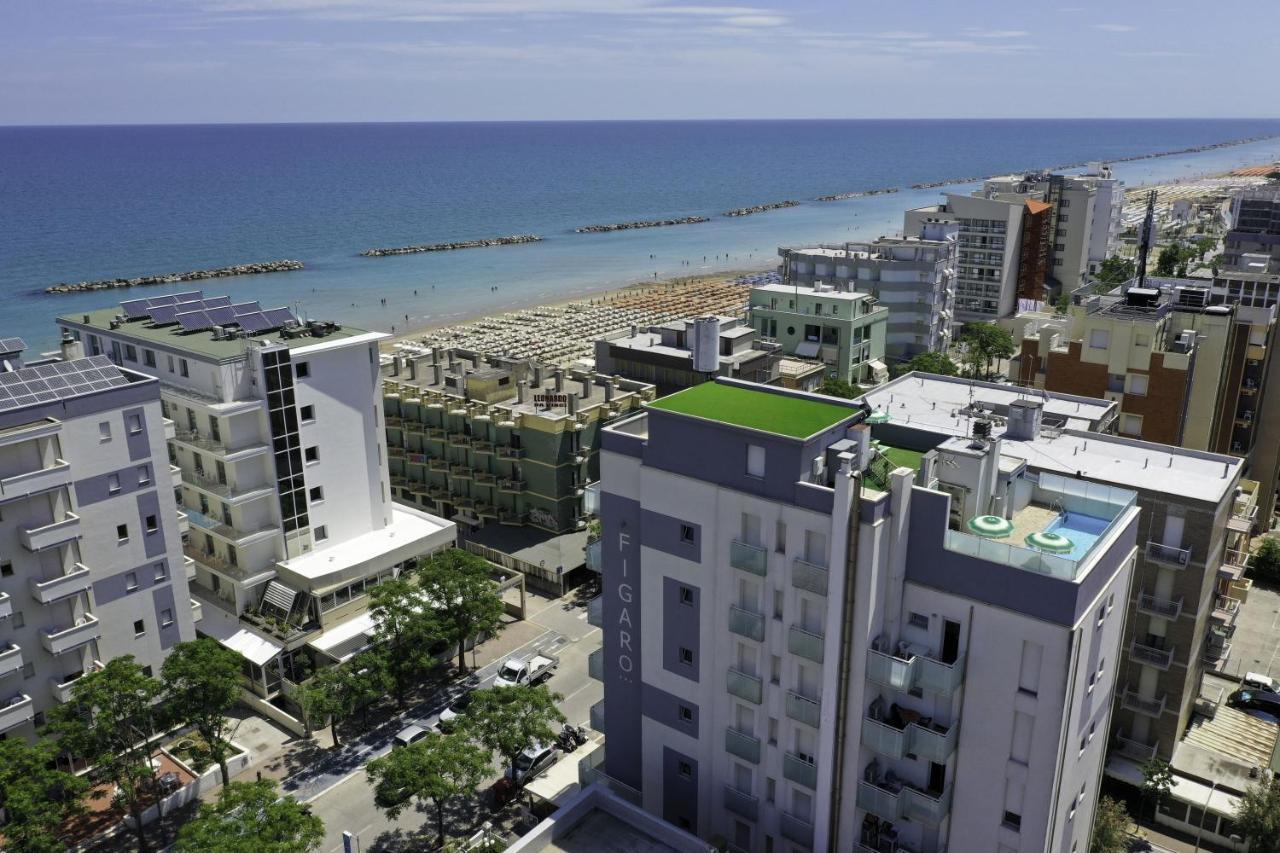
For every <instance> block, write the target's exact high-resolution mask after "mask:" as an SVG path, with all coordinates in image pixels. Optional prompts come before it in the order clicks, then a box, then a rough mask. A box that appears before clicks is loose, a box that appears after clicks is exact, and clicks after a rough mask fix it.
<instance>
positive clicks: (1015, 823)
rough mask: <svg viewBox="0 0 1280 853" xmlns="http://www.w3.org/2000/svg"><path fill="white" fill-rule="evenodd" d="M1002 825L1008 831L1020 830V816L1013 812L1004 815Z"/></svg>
mask: <svg viewBox="0 0 1280 853" xmlns="http://www.w3.org/2000/svg"><path fill="white" fill-rule="evenodd" d="M1003 823H1004V825H1005V826H1007V827H1009V828H1010V829H1019V830H1020V829H1022V815H1020V814H1014V813H1013V812H1005V813H1004V821H1003Z"/></svg>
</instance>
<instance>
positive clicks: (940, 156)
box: [0, 119, 1280, 348]
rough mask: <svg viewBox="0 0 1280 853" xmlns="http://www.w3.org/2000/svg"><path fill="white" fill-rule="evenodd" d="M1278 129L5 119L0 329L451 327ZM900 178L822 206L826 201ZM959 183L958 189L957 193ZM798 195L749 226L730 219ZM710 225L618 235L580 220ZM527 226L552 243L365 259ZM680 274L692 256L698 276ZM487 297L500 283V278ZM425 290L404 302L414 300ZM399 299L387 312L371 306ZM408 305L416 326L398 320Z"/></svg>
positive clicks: (1180, 172) (888, 229)
mask: <svg viewBox="0 0 1280 853" xmlns="http://www.w3.org/2000/svg"><path fill="white" fill-rule="evenodd" d="M1264 134H1280V121H1278V120H1243V119H1242V120H1089V121H1078V120H1073V121H1054V120H1025V121H1024V120H1003V121H967V120H945V121H944V120H938V121H898V120H892V121H891V120H884V121H877V120H849V121H844V120H840V121H705V122H702V121H677V122H667V121H642V122H547V123H537V122H533V123H530V122H513V123H428V124H333V125H191V126H119V127H33V128H24V127H8V128H0V202H2V203H0V296H3V299H0V335H21V336H23V337H25V338H27V340H28V342H29V343H30V344H31V345H33V346H35V347H39V348H48V347H50V346H51V345H52V344H53V342H54V339H55V334H54V327H53V324H52V322H51V318H52V317H53V316H54V315H55V314H63V313H73V312H76V311H79V310H82V309H85V308H90V307H101V306H104V305H110V304H114V303H117V302H119V301H120V300H121V299H125V298H134V297H137V296H142V295H159V294H161V293H165V292H169V291H173V290H179V289H191V288H193V287H200V286H203V287H204V288H205V289H206V291H207V292H216V293H223V292H226V293H230V294H231V295H233V296H234V297H235V298H237V299H243V298H258V299H260V300H261V301H262V302H263V303H264V304H271V305H277V304H279V305H293V306H298V307H300V308H301V310H302V311H304V312H305V313H306V314H308V315H310V316H313V317H320V318H326V319H334V320H338V321H341V322H347V323H350V324H353V325H359V326H364V327H366V328H377V329H382V330H387V331H390V330H391V329H392V327H393V326H394V327H395V328H396V330H398V331H404V329H405V327H406V325H408V326H412V327H417V326H422V325H426V324H429V323H438V322H446V321H452V320H457V319H460V318H463V317H470V316H475V315H479V314H485V313H495V312H501V311H505V310H510V309H511V308H512V307H513V306H517V305H527V304H532V303H537V302H546V301H554V300H561V299H565V298H570V297H572V296H575V295H579V294H582V293H586V292H589V291H592V290H599V289H603V288H605V287H611V286H620V285H623V284H626V283H630V282H634V281H640V280H651V279H653V278H654V277H655V275H656V276H657V277H667V276H674V275H687V274H693V273H701V272H711V271H715V270H721V269H742V268H747V267H763V266H765V265H769V264H772V263H774V262H775V260H776V249H777V246H778V245H780V244H791V243H796V242H799V241H809V240H843V239H858V238H864V237H875V236H878V235H880V234H889V233H893V232H896V231H898V230H900V229H901V227H902V211H903V210H904V209H906V208H908V207H915V206H919V205H922V204H928V203H931V202H933V201H935V200H937V199H938V197H939V193H940V192H942V190H940V189H927V190H909V189H906V187H909V186H910V185H911V184H915V183H924V182H933V181H940V180H946V179H955V178H962V177H970V176H985V175H991V174H998V173H1002V172H1009V171H1013V170H1022V169H1034V168H1043V167H1049V166H1055V165H1061V164H1068V163H1080V162H1084V161H1088V160H1108V159H1114V158H1121V157H1130V156H1134V155H1140V154H1147V153H1155V152H1163V151H1171V150H1176V149H1185V148H1189V147H1193V146H1199V145H1206V144H1212V143H1216V142H1223V141H1227V140H1233V139H1240V138H1244V137H1253V136H1261V135H1264ZM1275 159H1280V138H1273V139H1267V140H1264V141H1261V142H1257V143H1251V144H1248V145H1243V146H1236V147H1230V148H1222V149H1217V150H1213V151H1206V152H1199V153H1195V154H1184V155H1175V156H1168V157H1161V158H1156V159H1146V160H1138V161H1134V162H1127V163H1120V164H1118V165H1117V166H1116V172H1117V174H1118V175H1119V176H1120V177H1122V178H1123V179H1125V180H1126V181H1127V182H1129V183H1130V184H1131V185H1132V184H1137V183H1143V182H1152V181H1162V180H1168V179H1171V178H1177V177H1190V176H1192V175H1197V174H1204V173H1208V172H1214V171H1222V170H1225V169H1228V168H1233V167H1235V166H1238V165H1243V164H1256V163H1262V162H1268V161H1271V160H1275ZM884 187H902V188H903V190H902V191H900V192H898V193H896V194H892V195H883V196H875V197H870V198H860V199H851V200H847V201H841V202H828V203H819V202H815V201H812V199H813V198H814V197H816V196H819V195H827V194H834V193H843V192H853V191H859V190H869V189H878V188H884ZM947 189H951V190H957V189H958V190H961V191H963V190H966V189H967V186H965V185H959V186H958V187H948V188H947ZM784 199H797V200H800V201H802V202H804V204H802V205H801V206H799V207H794V208H789V209H784V210H776V211H771V212H767V213H761V214H758V215H755V216H749V217H744V218H738V219H726V218H723V217H719V216H718V214H719V213H721V212H722V211H725V210H728V209H731V208H735V207H742V206H748V205H753V204H762V203H769V202H776V201H781V200H784ZM691 215H703V216H711V217H713V219H712V221H710V222H706V223H702V224H696V225H685V226H676V227H669V228H654V229H646V230H637V231H623V232H615V233H608V234H577V233H574V229H575V228H576V227H579V226H583V225H590V224H596V223H612V222H622V221H630V220H637V219H666V218H675V217H681V216H691ZM516 233H533V234H538V235H541V236H543V237H544V238H546V239H545V242H542V243H537V244H530V245H523V246H510V247H499V248H486V249H471V250H465V251H454V252H443V253H431V254H420V255H406V256H396V257H384V258H364V257H360V255H359V253H360V252H361V251H363V250H365V249H368V248H373V247H383V246H400V245H408V244H420V243H439V242H446V241H458V240H470V239H480V238H486V237H494V236H500V235H507V234H516ZM283 258H294V259H298V260H301V261H303V262H304V263H305V264H306V269H305V270H302V271H299V272H292V273H280V274H271V275H264V276H252V277H241V278H235V279H222V280H217V281H210V282H203V283H200V284H194V285H183V286H181V287H148V288H136V289H132V290H114V291H108V292H97V293H90V294H83V295H74V296H54V295H45V294H43V293H41V292H40V291H42V289H43V288H45V287H47V286H49V285H52V284H56V283H59V282H64V281H65V282H74V281H80V280H84V279H103V278H116V277H123V278H128V277H133V276H140V275H151V274H160V273H166V272H177V271H184V270H190V269H197V268H204V267H217V266H229V265H232V264H238V263H249V262H257V261H267V260H277V259H283ZM686 262H687V263H686ZM495 286H496V287H497V290H496V291H494V290H493V288H494V287H495ZM415 290H416V291H417V294H416V295H415V293H414V291H415ZM382 299H385V300H386V305H385V306H384V305H383V304H382V303H381V300H382ZM406 315H407V316H408V320H407V321H406V319H405V317H406Z"/></svg>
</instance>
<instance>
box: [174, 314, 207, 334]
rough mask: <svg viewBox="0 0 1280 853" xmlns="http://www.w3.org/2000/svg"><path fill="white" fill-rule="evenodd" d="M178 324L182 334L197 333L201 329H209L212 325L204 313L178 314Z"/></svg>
mask: <svg viewBox="0 0 1280 853" xmlns="http://www.w3.org/2000/svg"><path fill="white" fill-rule="evenodd" d="M178 323H180V324H181V325H182V331H184V332H199V331H201V330H202V329H211V328H213V325H214V323H213V321H212V320H210V319H209V315H208V314H206V313H205V312H204V311H187V312H184V313H182V314H179V315H178Z"/></svg>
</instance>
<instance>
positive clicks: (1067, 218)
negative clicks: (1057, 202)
mask: <svg viewBox="0 0 1280 853" xmlns="http://www.w3.org/2000/svg"><path fill="white" fill-rule="evenodd" d="M1058 221H1059V222H1070V221H1071V217H1070V216H1068V215H1067V214H1065V213H1060V214H1058Z"/></svg>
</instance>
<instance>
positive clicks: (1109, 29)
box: [1092, 24, 1138, 33]
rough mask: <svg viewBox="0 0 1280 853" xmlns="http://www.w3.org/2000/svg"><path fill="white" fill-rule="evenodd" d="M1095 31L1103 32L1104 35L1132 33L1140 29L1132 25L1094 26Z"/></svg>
mask: <svg viewBox="0 0 1280 853" xmlns="http://www.w3.org/2000/svg"><path fill="white" fill-rule="evenodd" d="M1092 26H1093V28H1094V29H1095V30H1102V31H1103V32H1104V33H1131V32H1133V31H1134V30H1136V29H1138V28H1137V27H1135V26H1131V25H1130V24H1093V25H1092Z"/></svg>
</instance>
